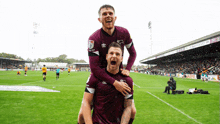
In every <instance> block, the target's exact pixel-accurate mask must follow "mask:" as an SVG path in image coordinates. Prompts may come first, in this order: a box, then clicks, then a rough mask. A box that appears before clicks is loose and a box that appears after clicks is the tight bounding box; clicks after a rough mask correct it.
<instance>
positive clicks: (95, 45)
mask: <svg viewBox="0 0 220 124" xmlns="http://www.w3.org/2000/svg"><path fill="white" fill-rule="evenodd" d="M112 42H117V43H119V44H120V45H121V47H122V54H123V53H124V52H123V51H124V46H126V47H127V48H130V47H132V45H133V42H132V39H131V37H130V34H129V32H128V30H127V29H125V28H123V27H118V26H115V30H114V32H113V34H112V35H111V36H110V35H109V34H108V33H106V32H105V31H104V30H103V29H102V28H101V29H99V30H97V31H96V32H95V33H93V34H92V35H91V36H90V37H89V42H88V54H89V56H99V67H100V68H105V67H107V61H106V54H107V52H108V46H109V45H110V44H111V43H112ZM133 52H135V50H133ZM135 58H136V52H135V56H134V57H133V58H132V60H131V61H135ZM128 64H129V63H128ZM132 65H133V63H132V64H131V66H132ZM128 66H129V65H128ZM128 68H129V69H128V70H130V68H131V67H128Z"/></svg>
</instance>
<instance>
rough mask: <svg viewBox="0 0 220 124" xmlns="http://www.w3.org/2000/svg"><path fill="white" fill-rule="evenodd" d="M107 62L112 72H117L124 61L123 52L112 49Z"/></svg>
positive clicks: (118, 49) (115, 48) (107, 56)
mask: <svg viewBox="0 0 220 124" xmlns="http://www.w3.org/2000/svg"><path fill="white" fill-rule="evenodd" d="M106 60H107V62H108V68H109V69H110V70H117V69H119V66H120V64H121V62H122V60H123V58H122V51H121V49H120V48H117V47H111V48H110V49H109V51H108V54H107V55H106Z"/></svg>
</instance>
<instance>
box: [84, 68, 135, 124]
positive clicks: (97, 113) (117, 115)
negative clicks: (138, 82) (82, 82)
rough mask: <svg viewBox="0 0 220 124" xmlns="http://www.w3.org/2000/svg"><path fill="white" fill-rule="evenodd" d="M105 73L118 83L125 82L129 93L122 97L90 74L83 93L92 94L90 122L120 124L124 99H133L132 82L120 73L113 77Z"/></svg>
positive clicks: (113, 88) (111, 86) (108, 85)
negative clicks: (129, 89)
mask: <svg viewBox="0 0 220 124" xmlns="http://www.w3.org/2000/svg"><path fill="white" fill-rule="evenodd" d="M106 73H107V74H109V75H110V76H111V77H113V78H115V79H117V80H119V81H123V82H126V83H127V84H128V86H129V87H131V92H130V93H129V95H127V96H126V97H124V96H123V95H122V94H121V93H120V92H119V91H117V90H116V89H115V87H114V86H113V85H110V84H108V83H106V82H105V81H101V80H99V79H98V78H96V77H95V76H94V75H93V74H91V75H90V79H89V80H88V82H87V85H86V89H85V92H88V93H92V94H94V97H93V103H94V106H93V107H94V108H93V115H92V120H93V123H101V124H120V121H121V117H122V114H123V111H124V99H133V80H132V79H131V78H130V77H127V76H124V75H122V74H121V72H119V73H117V74H115V75H113V74H110V73H108V72H107V71H106Z"/></svg>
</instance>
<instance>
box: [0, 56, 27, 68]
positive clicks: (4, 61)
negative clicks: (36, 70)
mask: <svg viewBox="0 0 220 124" xmlns="http://www.w3.org/2000/svg"><path fill="white" fill-rule="evenodd" d="M25 62H27V61H24V60H20V59H14V58H4V57H0V70H3V71H4V70H9V69H10V70H11V69H22V68H23V67H24V65H25Z"/></svg>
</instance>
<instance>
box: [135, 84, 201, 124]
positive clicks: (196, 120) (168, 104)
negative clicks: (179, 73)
mask: <svg viewBox="0 0 220 124" xmlns="http://www.w3.org/2000/svg"><path fill="white" fill-rule="evenodd" d="M134 85H135V86H137V87H138V88H141V87H140V86H138V85H137V84H135V83H134ZM146 92H147V93H148V94H150V95H152V96H154V97H155V98H157V99H158V100H160V101H162V102H163V103H165V104H167V105H168V106H170V107H172V108H173V109H175V110H177V111H178V112H180V113H182V114H183V115H185V116H187V117H188V118H189V119H192V120H193V121H195V122H196V123H199V124H202V123H201V122H199V121H197V120H196V119H194V118H192V117H190V116H189V115H187V114H185V113H184V112H182V111H181V110H179V109H177V108H176V107H174V106H172V105H170V104H169V103H167V102H165V101H163V100H162V99H160V98H159V97H157V96H155V95H154V94H152V93H150V92H148V91H146Z"/></svg>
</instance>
